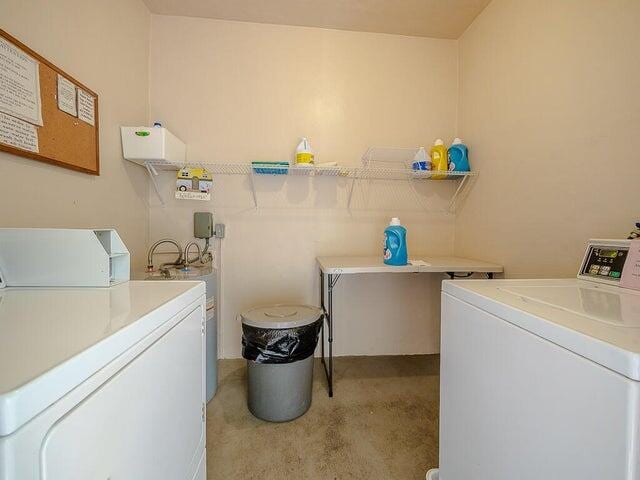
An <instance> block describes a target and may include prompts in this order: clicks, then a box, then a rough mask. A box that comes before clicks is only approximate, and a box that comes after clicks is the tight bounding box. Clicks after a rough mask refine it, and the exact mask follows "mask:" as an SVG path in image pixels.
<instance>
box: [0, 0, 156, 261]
mask: <svg viewBox="0 0 640 480" xmlns="http://www.w3.org/2000/svg"><path fill="white" fill-rule="evenodd" d="M149 18H150V15H149V12H148V10H147V8H146V7H145V6H144V4H143V3H142V1H141V0H113V1H109V2H101V1H98V0H91V1H84V0H61V1H56V2H49V1H45V0H39V1H36V0H31V1H24V0H3V1H2V2H0V19H2V25H1V27H2V29H4V30H6V31H8V32H9V33H10V34H11V35H13V36H14V37H17V38H18V39H19V40H21V41H22V42H23V43H25V44H26V45H28V46H29V47H30V48H32V49H33V50H35V51H36V52H38V53H40V54H41V55H42V56H44V57H45V58H47V59H48V60H50V61H51V62H53V63H54V64H56V65H57V66H59V67H60V68H62V69H63V70H64V71H66V72H68V73H69V74H70V75H72V76H73V77H75V78H77V79H78V80H79V81H81V82H83V83H85V84H86V85H87V86H89V87H90V88H91V89H93V90H94V91H96V92H97V93H98V94H99V95H100V160H101V171H102V173H101V175H100V176H99V177H94V176H91V175H86V174H82V173H76V172H72V171H70V170H66V169H62V168H60V167H54V166H50V165H47V164H44V163H40V162H36V161H34V160H29V159H25V158H22V157H17V156H13V155H9V154H5V153H1V152H0V178H2V179H3V182H2V188H1V189H0V227H65V228H73V227H79V228H84V227H110V226H113V227H116V228H117V229H118V231H119V233H120V235H121V236H122V237H123V239H124V241H125V242H126V244H127V246H128V247H129V249H130V250H131V251H132V253H133V260H134V263H135V264H136V265H142V264H143V259H144V251H145V248H146V235H147V218H148V211H147V206H146V195H147V181H146V177H145V174H144V173H143V171H142V169H141V168H140V167H137V166H135V165H133V164H131V165H129V164H126V163H125V162H124V161H123V159H122V154H121V147H120V134H119V128H118V127H119V126H120V125H123V124H138V123H144V122H145V121H146V118H147V105H148V48H149V46H148V41H149V21H150V20H149ZM10 178H11V179H17V181H16V180H14V181H9V180H8V179H10Z"/></svg>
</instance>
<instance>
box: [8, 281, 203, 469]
mask: <svg viewBox="0 0 640 480" xmlns="http://www.w3.org/2000/svg"><path fill="white" fill-rule="evenodd" d="M204 315H205V288H204V284H203V283H202V282H127V283H122V284H120V285H116V286H113V287H110V288H23V287H10V288H4V289H0V480H41V479H46V480H86V479H102V480H104V479H113V480H115V479H140V480H142V479H154V480H156V479H157V480H160V479H164V480H179V479H180V480H205V478H206V466H205V463H206V460H205V459H206V454H205V438H206V437H205V382H204V330H205V328H204V327H205V316H204Z"/></svg>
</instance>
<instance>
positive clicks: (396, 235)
mask: <svg viewBox="0 0 640 480" xmlns="http://www.w3.org/2000/svg"><path fill="white" fill-rule="evenodd" d="M407 260H408V256H407V229H406V228H404V227H403V226H402V225H400V219H399V218H396V217H394V218H392V219H391V222H390V223H389V226H388V227H387V228H386V229H385V230H384V263H386V264H387V265H398V266H401V265H406V264H407Z"/></svg>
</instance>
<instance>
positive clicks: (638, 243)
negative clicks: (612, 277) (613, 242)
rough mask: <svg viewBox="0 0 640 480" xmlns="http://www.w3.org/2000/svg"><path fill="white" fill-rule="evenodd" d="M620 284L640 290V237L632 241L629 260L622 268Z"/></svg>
mask: <svg viewBox="0 0 640 480" xmlns="http://www.w3.org/2000/svg"><path fill="white" fill-rule="evenodd" d="M620 286H621V287H624V288H632V289H634V290H640V238H639V239H637V240H633V241H632V242H631V247H630V248H629V253H628V255H627V260H626V261H625V262H624V268H623V269H622V277H621V278H620Z"/></svg>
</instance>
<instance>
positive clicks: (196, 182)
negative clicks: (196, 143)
mask: <svg viewBox="0 0 640 480" xmlns="http://www.w3.org/2000/svg"><path fill="white" fill-rule="evenodd" d="M212 187H213V177H212V176H211V174H210V173H209V172H207V171H206V170H205V169H204V168H183V169H181V170H179V171H178V175H177V180H176V198H178V199H180V200H211V188H212Z"/></svg>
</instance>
